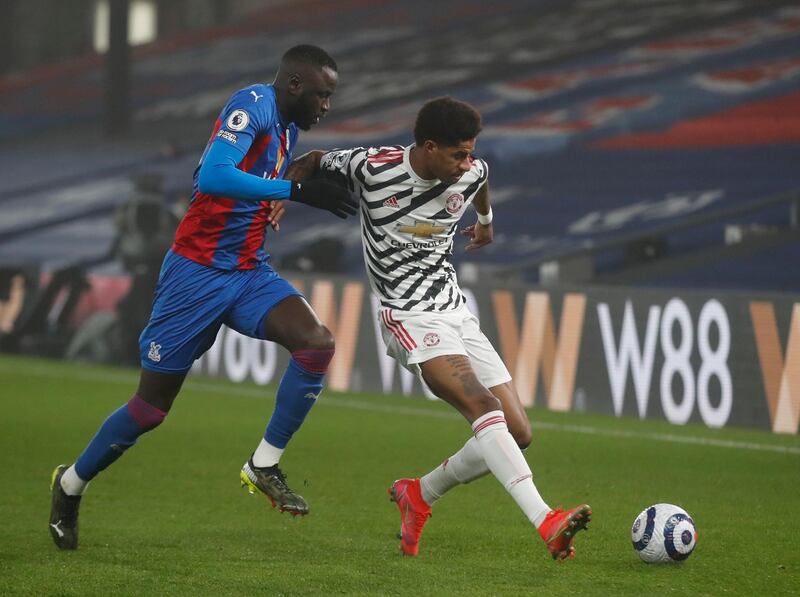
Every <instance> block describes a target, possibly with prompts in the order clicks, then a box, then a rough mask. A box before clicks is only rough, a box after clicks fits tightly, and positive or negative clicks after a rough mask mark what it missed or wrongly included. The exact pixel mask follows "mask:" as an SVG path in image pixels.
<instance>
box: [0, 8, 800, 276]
mask: <svg viewBox="0 0 800 597" xmlns="http://www.w3.org/2000/svg"><path fill="white" fill-rule="evenodd" d="M351 4H352V6H350V8H349V9H348V10H349V11H350V12H348V13H347V14H344V15H336V16H335V17H332V16H331V15H330V14H327V13H326V14H323V15H319V17H318V18H319V19H324V18H325V17H326V16H327V18H336V19H345V18H346V19H347V20H348V23H349V24H350V27H351V29H352V30H353V31H357V32H358V33H359V34H358V35H352V36H348V37H351V38H352V39H349V40H348V41H341V40H333V39H331V40H326V38H325V34H324V33H320V39H319V40H318V43H320V44H321V45H326V41H328V42H329V43H328V44H327V45H326V47H329V49H330V50H331V52H332V53H333V54H334V55H335V56H337V58H338V59H339V60H340V66H341V86H340V94H338V95H337V96H336V97H335V98H334V107H333V111H332V113H331V116H330V118H329V120H328V121H327V122H326V123H325V124H323V125H321V126H320V128H319V129H318V130H314V131H312V132H310V133H308V134H305V135H303V136H302V137H301V145H300V147H298V151H303V150H306V149H310V148H314V147H318V148H326V147H346V146H355V145H375V144H395V143H403V144H407V143H409V142H410V141H411V139H410V134H409V131H410V128H411V126H412V124H413V117H414V114H415V112H416V110H417V108H418V107H419V105H420V104H421V102H422V101H423V100H424V99H425V98H427V97H432V96H434V95H438V94H441V93H449V94H452V95H454V96H457V97H459V98H461V99H465V100H468V101H470V102H472V103H473V104H474V105H476V106H477V107H479V108H480V109H481V111H482V112H483V114H484V124H485V128H484V131H483V132H482V134H481V136H480V139H479V143H478V151H477V153H478V154H479V155H480V156H481V157H484V158H486V159H487V161H488V162H489V164H490V167H491V176H490V181H491V188H492V197H493V203H494V205H496V210H495V213H496V227H495V230H496V239H495V243H494V244H493V245H492V246H490V247H488V248H486V249H484V250H482V251H478V252H474V253H471V254H469V256H468V257H469V260H470V265H468V266H465V259H466V257H467V256H465V255H463V254H462V252H461V251H459V245H457V246H456V251H455V261H456V262H457V263H458V264H459V265H461V266H462V271H463V272H464V275H465V276H466V277H469V275H470V272H472V275H473V276H475V275H497V276H512V277H514V278H517V279H521V280H525V281H542V282H547V281H548V280H549V279H552V280H554V281H559V282H592V281H594V282H598V283H615V282H625V283H634V284H642V285H659V286H665V285H666V286H670V285H675V286H691V287H719V288H737V287H739V288H744V287H746V288H751V289H753V288H754V289H763V290H790V291H797V290H800V276H797V275H796V274H795V273H793V272H792V270H791V269H790V268H781V267H775V264H776V263H781V262H783V263H797V259H798V257H800V243H798V242H797V209H798V202H800V198H798V197H800V168H798V167H797V155H798V151H800V60H799V59H798V58H797V51H796V49H797V47H798V42H799V41H800V10H798V9H797V8H796V7H795V8H792V7H791V6H790V3H782V2H765V3H762V4H759V7H758V9H753V8H749V9H747V10H744V9H742V10H739V9H738V8H736V7H735V6H734V5H735V4H736V3H713V2H712V3H695V2H688V0H686V1H683V2H682V1H679V0H676V1H675V2H672V3H667V4H674V5H675V6H678V7H681V8H682V9H683V12H679V11H673V12H669V11H664V12H663V13H661V14H660V13H658V7H657V6H656V4H657V3H644V4H647V5H648V6H647V7H645V6H639V7H637V8H635V9H634V8H630V7H629V9H628V10H624V7H623V6H622V5H625V4H626V3H625V2H619V3H589V4H590V5H591V4H594V5H596V6H588V5H587V6H584V7H583V8H582V9H581V10H586V11H591V10H594V11H597V14H596V15H595V17H596V20H598V22H604V23H606V24H607V25H608V27H606V28H605V29H604V30H603V31H604V33H602V34H601V33H599V32H597V31H595V32H594V33H595V36H594V37H591V36H589V37H587V36H588V32H587V31H583V30H582V29H581V28H582V27H586V26H587V25H586V23H585V20H581V19H579V18H577V17H574V15H571V13H570V12H569V10H567V8H568V7H566V6H565V7H561V8H559V7H553V6H552V4H553V3H547V2H542V1H531V2H518V3H514V8H513V9H511V10H510V12H509V13H508V14H506V15H503V16H499V15H491V14H489V13H487V12H486V11H487V10H489V9H488V8H486V7H485V5H484V4H483V3H479V2H474V3H466V4H467V6H469V7H470V8H471V10H466V11H463V13H458V14H455V13H454V16H453V15H451V16H452V19H450V20H447V25H446V26H445V27H444V28H443V30H442V31H441V32H440V33H441V35H440V38H439V40H438V43H439V45H438V46H434V45H433V42H432V40H430V39H428V40H426V41H425V42H423V43H422V44H421V46H420V47H419V48H417V47H416V46H415V49H411V48H409V50H408V52H409V53H408V56H407V58H408V64H406V65H400V68H398V64H397V62H396V61H395V60H391V59H389V56H390V55H392V54H391V53H392V52H396V51H397V50H398V48H401V47H403V44H404V42H406V41H408V40H411V39H426V37H425V36H426V34H427V33H430V31H432V30H434V29H435V27H436V19H432V20H430V21H425V20H422V19H420V18H419V17H418V16H414V15H415V14H416V13H415V11H413V10H411V9H413V6H414V5H415V4H417V3H414V2H412V3H410V7H409V8H410V9H409V10H408V11H402V14H395V15H393V16H392V15H389V16H385V15H383V16H381V15H377V14H376V12H375V10H373V9H371V8H370V6H369V3H366V2H364V3H361V2H354V3H351ZM463 4H464V3H459V5H460V6H461V5H463ZM555 4H558V3H555ZM565 4H569V3H565ZM604 4H607V5H608V6H606V7H605V8H603V7H602V6H601V5H604ZM441 5H442V7H441V10H443V11H444V10H445V9H446V6H447V5H448V3H447V2H444V3H441ZM698 5H702V6H698ZM572 8H575V7H574V6H573V7H572ZM536 9H539V10H538V11H537V10H536ZM737 11H738V12H737ZM323 12H324V11H323ZM443 14H444V13H443ZM678 14H681V15H682V16H681V18H678V17H676V16H675V15H678ZM670 15H672V16H670ZM584 16H585V15H584ZM559 19H561V20H560V21H559ZM671 19H672V20H671ZM313 22H315V21H313V20H312V25H313ZM557 22H558V23H561V24H562V29H561V35H560V36H558V35H555V34H554V33H553V32H552V31H551V30H552V29H553V24H554V23H557ZM389 23H391V24H393V25H395V27H394V28H392V29H386V30H384V29H382V28H381V26H382V25H387V24H389ZM469 27H475V28H478V29H479V30H480V32H481V35H476V36H475V37H476V38H480V39H481V40H482V41H483V42H484V43H483V46H481V45H480V44H477V43H474V44H472V43H471V44H469V52H465V54H464V55H462V56H461V57H460V58H459V57H458V56H455V57H454V56H451V55H450V54H451V53H450V52H449V51H448V50H446V48H448V47H451V48H452V47H457V45H456V44H457V42H458V40H460V39H462V38H463V33H464V30H465V28H469ZM598 29H599V27H598ZM501 32H502V35H500V33H501ZM626 32H627V33H626ZM379 33H380V35H379ZM535 34H541V35H539V37H537V35H535ZM267 37H269V36H267ZM534 38H535V39H534ZM554 40H555V41H554ZM548 41H549V42H551V43H550V44H549V46H548V45H547V42H548ZM511 44H516V45H515V46H512V45H511ZM284 45H286V44H285V40H284V39H279V38H270V39H269V40H265V37H264V36H263V35H261V33H260V32H255V31H254V30H253V27H252V26H248V25H242V26H241V28H240V29H239V30H237V29H236V28H232V29H231V30H230V31H228V32H226V34H225V35H223V34H222V33H220V32H216V33H215V34H214V35H209V36H205V37H203V36H199V37H197V38H193V39H191V40H189V41H186V42H185V43H173V44H169V43H161V44H158V43H157V44H155V45H154V46H153V47H151V48H149V49H145V50H143V51H141V52H139V53H138V54H136V62H135V69H134V73H135V74H134V82H135V86H134V88H135V89H136V90H137V91H136V94H137V95H136V97H135V99H136V102H135V103H136V106H137V108H136V112H135V123H136V131H137V132H135V133H134V134H133V135H132V139H131V142H130V144H129V145H130V147H129V148H127V149H126V146H125V145H124V144H123V147H122V148H119V147H116V149H115V151H114V152H108V151H102V150H100V151H98V150H94V149H91V150H88V149H87V150H84V149H80V150H78V151H63V150H55V149H54V150H48V149H47V147H46V143H47V142H46V138H47V134H46V130H48V128H50V127H54V126H55V127H62V128H66V129H67V130H74V127H76V126H77V127H81V126H89V125H87V124H86V123H87V122H89V121H90V120H91V119H92V118H94V119H96V118H97V116H98V114H99V111H100V105H99V100H98V99H97V98H94V99H92V100H91V101H88V102H83V103H81V104H80V106H77V105H73V102H72V100H70V101H67V102H65V103H64V104H63V106H61V111H60V112H59V110H57V109H55V110H51V111H50V113H49V116H48V118H47V119H40V120H37V119H35V118H19V115H20V114H25V110H29V111H30V114H33V113H35V111H36V110H37V109H41V108H42V106H40V105H38V103H37V102H39V100H38V99H34V98H36V97H38V96H37V95H36V93H35V92H36V91H37V90H41V89H42V88H43V87H44V86H47V85H54V84H58V83H61V82H64V81H66V80H67V78H68V76H67V74H66V73H65V74H63V75H59V74H58V72H55V73H54V74H53V75H52V76H51V78H50V79H48V80H46V81H42V80H41V79H31V81H30V83H29V84H25V83H24V81H23V83H20V84H17V85H15V86H13V88H10V89H9V88H8V86H6V88H5V89H4V91H3V93H4V97H5V98H8V99H9V100H10V104H9V105H10V106H11V110H9V111H8V112H7V113H4V115H3V116H2V118H0V123H2V124H3V126H2V127H1V128H2V131H3V133H2V136H3V138H4V139H5V141H6V142H7V143H6V145H7V144H8V141H9V140H11V139H14V138H15V136H17V137H19V136H20V135H24V136H26V137H31V136H35V135H42V136H43V138H44V140H43V141H42V147H38V146H37V147H35V148H34V149H31V150H29V151H27V153H23V154H19V153H16V152H13V153H12V152H9V151H5V150H4V151H2V152H0V166H2V167H3V169H4V170H9V171H12V170H13V171H14V172H15V173H16V174H17V176H14V177H3V180H0V206H1V207H2V210H3V211H2V213H3V218H2V221H0V263H8V262H29V263H35V264H37V265H41V266H44V267H45V268H56V267H61V266H63V265H67V264H71V263H78V262H87V263H94V264H98V263H102V261H103V259H104V257H105V256H107V253H108V249H109V246H110V243H111V242H112V239H113V225H112V220H111V218H112V214H113V212H114V210H115V208H116V207H117V206H118V205H119V204H120V203H122V202H123V201H124V200H125V199H126V197H128V196H129V195H130V193H131V189H132V185H131V182H130V180H131V176H133V175H136V174H141V173H146V172H156V173H159V174H161V175H162V176H163V177H164V181H165V192H166V194H167V196H168V197H172V196H174V195H176V194H178V193H179V192H183V191H184V190H185V189H187V188H188V187H189V186H190V184H191V175H192V171H193V169H194V166H195V164H196V161H197V159H198V157H199V151H200V150H201V149H202V146H203V144H204V141H205V138H206V135H207V134H208V132H209V130H210V126H211V124H212V121H213V118H214V116H215V114H216V112H217V111H218V110H219V108H220V106H221V104H222V103H223V102H224V100H225V98H226V97H227V95H228V94H229V93H230V91H231V90H233V89H235V88H237V87H239V86H241V85H244V84H247V83H249V82H252V81H257V80H264V79H265V78H266V77H265V74H264V73H265V67H266V68H267V72H269V70H271V69H272V68H274V66H275V64H274V60H275V59H276V58H277V57H278V56H279V54H280V51H281V49H282V47H283V46H284ZM232 46H235V48H236V51H237V52H241V53H248V54H250V55H258V56H271V57H272V58H271V59H270V60H272V62H273V63H272V64H270V63H269V60H268V61H267V63H266V64H265V63H264V62H263V61H262V60H260V59H259V60H258V61H243V62H242V63H241V64H232V63H231V62H230V61H228V62H226V61H225V59H226V56H228V53H229V52H230V48H231V47H232ZM481 48H483V50H484V53H483V54H482V55H478V52H479V50H481ZM437 52H439V53H440V54H441V55H442V56H444V57H443V58H442V59H441V60H439V61H436V60H434V57H435V56H437V55H439V54H437ZM203 56H206V57H207V60H206V61H205V62H203V61H202V60H201V57H203ZM194 59H197V60H198V62H197V63H195V62H194ZM256 62H257V63H256ZM223 65H224V66H225V67H226V68H223ZM97 74H98V70H97V67H92V66H87V67H86V69H85V71H84V72H82V73H80V74H79V75H78V76H75V74H74V73H69V77H71V78H70V82H69V87H70V89H83V88H84V87H85V86H87V85H89V81H93V80H95V79H96V76H97ZM74 95H76V96H80V94H78V93H76V94H74ZM70 97H72V95H70ZM15 115H16V116H17V117H16V118H14V116H15ZM70 127H73V128H70ZM148 138H149V139H150V141H151V143H150V145H149V146H148V145H147V144H146V143H143V141H146V140H147V139H148ZM168 139H172V140H174V139H180V140H181V142H180V143H178V146H179V149H180V150H181V151H182V152H183V153H181V151H179V152H178V154H177V155H172V154H170V155H164V154H162V153H161V152H160V151H159V150H158V149H157V147H158V144H159V143H163V142H165V141H166V140H168ZM142 147H148V149H146V150H142ZM299 210H303V213H302V217H300V215H299ZM89 234H91V239H92V242H91V243H89V242H86V238H87V235H89ZM320 239H324V241H325V242H328V243H329V242H331V241H338V242H340V243H341V244H342V245H343V251H344V256H343V257H342V259H341V260H340V262H341V263H342V264H344V265H343V266H342V268H343V271H344V272H346V273H348V274H353V275H361V267H362V266H361V262H360V244H359V239H358V228H357V226H355V225H354V224H353V223H352V222H339V221H335V222H334V221H331V218H330V217H328V215H327V214H324V213H316V212H309V210H305V209H304V208H302V207H294V206H292V207H291V208H290V210H289V212H288V214H287V216H286V218H285V220H284V222H282V228H281V232H280V234H279V235H278V236H276V237H275V240H274V244H271V245H270V247H271V248H270V249H269V250H271V251H272V252H273V253H274V255H275V257H276V260H277V261H278V263H280V259H281V257H282V256H283V257H286V256H294V257H296V256H297V255H298V254H300V253H302V252H304V251H308V252H311V253H312V254H313V244H314V243H315V242H318V241H319V240H320ZM575 263H577V264H578V267H577V268H572V269H570V264H575ZM289 264H292V265H295V264H296V260H287V265H289ZM312 265H313V264H312ZM470 266H471V267H470ZM554 272H556V274H557V275H554Z"/></svg>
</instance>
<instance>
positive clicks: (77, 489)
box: [61, 464, 89, 495]
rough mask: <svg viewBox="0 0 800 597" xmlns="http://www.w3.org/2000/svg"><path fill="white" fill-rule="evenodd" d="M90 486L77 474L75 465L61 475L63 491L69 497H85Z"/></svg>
mask: <svg viewBox="0 0 800 597" xmlns="http://www.w3.org/2000/svg"><path fill="white" fill-rule="evenodd" d="M88 486H89V481H84V480H83V479H81V478H80V477H79V476H78V473H76V472H75V465H74V464H73V465H72V466H70V467H69V468H68V469H67V470H65V471H64V474H63V475H61V489H63V490H64V493H66V494H67V495H83V492H84V491H86V488H87V487H88Z"/></svg>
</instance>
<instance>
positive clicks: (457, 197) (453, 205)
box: [445, 193, 464, 214]
mask: <svg viewBox="0 0 800 597" xmlns="http://www.w3.org/2000/svg"><path fill="white" fill-rule="evenodd" d="M463 205H464V195H462V194H461V193H455V194H454V195H450V196H449V197H448V198H447V202H446V203H445V209H446V210H447V213H451V214H457V213H458V212H460V211H461V207H462V206H463Z"/></svg>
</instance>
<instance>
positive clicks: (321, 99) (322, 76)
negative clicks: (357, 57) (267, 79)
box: [292, 67, 339, 131]
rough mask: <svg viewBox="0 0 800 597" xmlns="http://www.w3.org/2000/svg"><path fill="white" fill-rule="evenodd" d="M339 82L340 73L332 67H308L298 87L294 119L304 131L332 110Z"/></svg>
mask: <svg viewBox="0 0 800 597" xmlns="http://www.w3.org/2000/svg"><path fill="white" fill-rule="evenodd" d="M338 82H339V75H338V74H336V71H334V70H331V69H330V68H327V67H324V68H321V69H320V68H308V69H306V71H305V72H304V73H303V76H302V79H301V83H300V84H299V85H298V88H297V91H298V93H297V95H296V96H295V97H296V100H295V106H294V109H293V110H292V121H293V122H294V123H295V124H296V125H297V126H298V127H300V128H301V129H302V130H304V131H307V130H308V129H310V128H311V127H312V126H314V125H315V124H317V123H318V122H319V121H320V119H321V118H322V117H323V116H325V114H326V113H327V112H328V110H330V108H331V97H332V96H333V94H334V92H335V91H336V85H337V83H338Z"/></svg>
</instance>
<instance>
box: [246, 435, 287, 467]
mask: <svg viewBox="0 0 800 597" xmlns="http://www.w3.org/2000/svg"><path fill="white" fill-rule="evenodd" d="M283 450H284V448H276V447H275V446H273V445H272V444H270V443H267V440H265V439H262V440H261V443H260V444H258V447H257V448H256V451H255V452H253V466H256V467H258V468H262V467H265V466H275V465H276V464H278V462H280V459H281V455H282V454H283Z"/></svg>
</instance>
